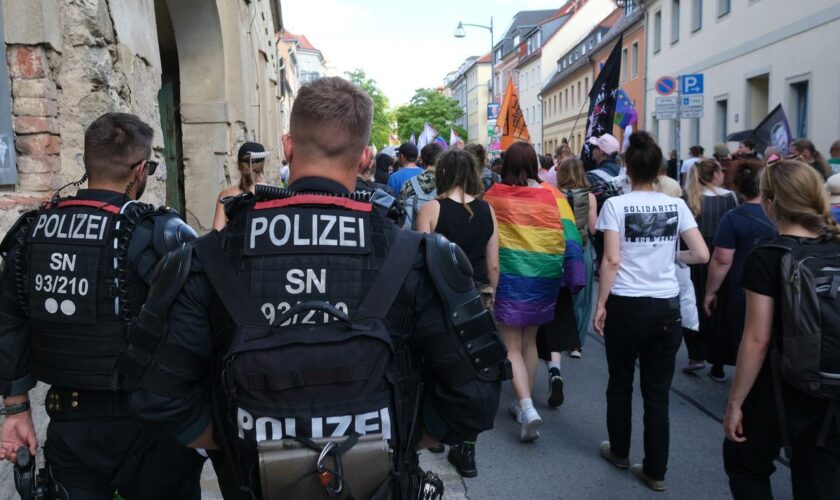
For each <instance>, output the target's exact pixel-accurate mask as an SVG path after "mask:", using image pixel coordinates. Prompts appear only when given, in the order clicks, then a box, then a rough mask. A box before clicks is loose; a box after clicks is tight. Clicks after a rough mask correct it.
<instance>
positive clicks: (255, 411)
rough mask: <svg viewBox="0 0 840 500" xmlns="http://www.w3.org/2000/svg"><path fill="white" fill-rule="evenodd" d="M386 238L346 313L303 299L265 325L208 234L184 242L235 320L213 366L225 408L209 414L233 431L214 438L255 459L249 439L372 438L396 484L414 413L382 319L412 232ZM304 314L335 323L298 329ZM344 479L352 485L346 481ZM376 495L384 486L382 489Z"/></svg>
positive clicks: (409, 259)
mask: <svg viewBox="0 0 840 500" xmlns="http://www.w3.org/2000/svg"><path fill="white" fill-rule="evenodd" d="M395 234H396V238H395V240H394V242H393V245H392V246H391V248H390V249H389V252H388V254H387V256H386V258H385V260H384V261H383V263H382V267H381V268H380V269H379V271H378V273H377V274H376V277H375V279H374V282H373V285H372V286H371V289H370V291H369V292H368V293H367V295H366V296H365V297H364V299H363V300H362V302H361V305H360V307H359V308H358V310H356V311H354V312H352V313H351V314H349V315H348V314H347V313H345V312H344V311H342V310H340V309H337V308H336V307H335V306H333V305H331V304H329V303H327V302H322V301H308V302H302V303H299V304H297V305H295V306H293V307H292V308H290V309H289V310H287V311H285V313H284V314H282V315H280V316H279V317H277V318H276V319H275V320H274V322H273V323H272V324H269V323H268V321H267V319H266V318H265V317H264V316H262V315H261V314H259V308H258V306H257V305H256V304H255V303H253V302H252V301H251V300H249V299H248V297H249V294H248V291H247V290H246V289H245V287H244V286H243V284H242V282H241V281H240V280H239V277H238V276H237V274H236V272H235V271H234V268H233V266H232V265H231V264H230V262H229V261H228V260H227V258H225V255H224V251H223V249H222V247H221V238H220V237H219V235H218V233H217V232H215V231H214V232H211V233H210V234H208V235H206V236H205V237H203V238H200V239H199V240H196V242H194V245H195V249H196V254H197V256H198V257H199V259H200V260H201V262H202V267H203V268H204V270H205V273H206V274H207V277H208V279H209V280H210V283H211V284H212V286H213V288H214V289H215V290H216V292H217V294H218V295H219V298H220V299H221V301H222V302H223V304H224V305H225V309H227V311H228V313H229V314H230V316H231V317H232V319H233V321H234V323H235V330H234V332H233V335H232V337H230V344H229V347H228V348H227V351H226V352H225V353H224V355H223V357H222V359H221V360H220V361H219V363H220V364H219V370H220V372H221V385H222V392H221V394H222V396H223V398H224V400H225V401H224V402H222V403H221V405H222V406H224V407H225V412H224V414H222V415H220V414H219V413H217V418H220V417H221V418H227V420H228V422H230V421H231V420H235V425H236V426H237V427H236V429H234V430H233V433H232V434H228V433H229V432H230V427H228V428H227V430H225V429H224V427H225V426H224V424H223V425H221V426H220V427H222V429H220V431H222V432H224V433H225V434H228V435H226V436H224V435H223V436H222V441H225V442H227V443H229V444H230V443H233V444H234V446H233V448H235V449H236V450H238V451H239V452H241V453H249V454H250V453H253V457H254V460H253V462H256V456H257V450H256V447H254V446H253V441H254V440H256V441H257V442H259V441H261V440H279V439H286V438H290V437H293V436H292V435H291V434H294V437H295V439H296V440H298V441H301V442H308V441H307V438H330V437H336V438H339V437H342V438H343V437H345V436H350V437H351V438H352V436H353V435H355V434H382V436H383V439H387V440H388V441H389V442H390V443H391V445H392V449H393V450H394V453H395V455H396V457H395V462H396V468H397V470H396V472H397V477H398V479H399V480H400V482H402V481H403V480H404V479H405V477H403V476H405V474H403V472H404V471H402V470H400V469H401V468H402V465H404V463H407V460H408V459H406V458H405V456H406V455H407V454H408V453H410V449H409V446H410V442H411V437H410V434H411V433H412V432H415V431H416V430H415V429H414V419H415V416H416V409H412V408H410V405H405V404H404V403H405V401H403V400H402V399H401V398H402V397H403V396H404V395H403V394H401V392H402V391H401V390H400V388H401V387H404V386H402V385H401V382H400V380H404V379H405V377H406V375H405V374H404V373H400V372H402V371H405V370H406V368H400V365H401V364H402V363H400V362H399V361H400V360H399V358H400V354H401V353H399V352H396V353H395V345H394V342H393V340H392V339H393V335H392V333H391V331H390V330H389V327H388V324H387V323H386V321H385V319H384V318H385V315H386V313H387V312H388V310H389V309H390V308H391V305H392V304H393V302H394V298H395V297H396V296H397V293H398V291H399V290H400V288H401V287H402V283H403V281H405V278H406V276H407V275H408V273H409V271H410V269H411V266H412V264H413V262H414V257H415V255H416V252H417V249H418V247H419V245H420V242H421V240H422V234H421V233H416V232H413V231H396V232H395ZM313 314H317V315H320V316H321V317H323V318H325V319H326V318H327V317H332V318H335V319H336V320H337V321H333V322H325V323H324V324H307V322H306V321H304V319H305V318H308V317H309V318H311V317H312V315H313ZM412 402H413V401H412ZM217 411H218V410H217ZM220 413H221V412H220ZM293 427H294V430H293ZM237 430H238V434H239V435H238V436H237V434H236V431H237ZM251 433H254V434H251ZM243 436H244V437H243ZM354 439H355V438H352V439H351V441H352V442H354V441H353V440H354ZM337 441H340V440H339V439H337ZM234 455H236V453H234ZM251 477H253V476H251ZM240 481H243V479H240ZM244 481H249V479H244ZM348 482H349V484H352V478H348ZM400 488H401V489H402V488H404V486H403V485H402V484H401V485H400ZM385 489H390V488H389V487H388V486H386V485H383V487H382V490H385Z"/></svg>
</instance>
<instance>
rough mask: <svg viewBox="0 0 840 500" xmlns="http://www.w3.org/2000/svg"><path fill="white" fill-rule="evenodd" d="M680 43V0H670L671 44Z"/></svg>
mask: <svg viewBox="0 0 840 500" xmlns="http://www.w3.org/2000/svg"><path fill="white" fill-rule="evenodd" d="M679 41H680V0H671V43H677V42H679Z"/></svg>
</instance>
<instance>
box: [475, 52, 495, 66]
mask: <svg viewBox="0 0 840 500" xmlns="http://www.w3.org/2000/svg"><path fill="white" fill-rule="evenodd" d="M491 62H493V53H492V52H488V53H486V54H484V55H483V56H482V57H481V58H480V59H478V60H477V61H475V64H487V63H491Z"/></svg>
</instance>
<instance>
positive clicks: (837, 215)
mask: <svg viewBox="0 0 840 500" xmlns="http://www.w3.org/2000/svg"><path fill="white" fill-rule="evenodd" d="M825 188H826V189H827V190H828V202H829V203H830V204H831V215H832V216H833V217H834V220H836V221H837V222H838V223H840V174H834V175H832V176H831V177H829V178H828V180H827V181H826V183H825Z"/></svg>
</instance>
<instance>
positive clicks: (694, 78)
mask: <svg viewBox="0 0 840 500" xmlns="http://www.w3.org/2000/svg"><path fill="white" fill-rule="evenodd" d="M680 93H681V94H683V95H691V94H702V93H703V73H696V74H693V75H683V76H682V78H680Z"/></svg>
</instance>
